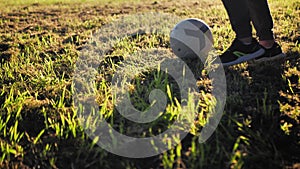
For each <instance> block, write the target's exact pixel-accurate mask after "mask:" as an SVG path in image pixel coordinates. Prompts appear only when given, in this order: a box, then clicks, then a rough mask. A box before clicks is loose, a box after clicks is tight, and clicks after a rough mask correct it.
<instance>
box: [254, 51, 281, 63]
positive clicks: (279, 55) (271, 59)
mask: <svg viewBox="0 0 300 169" xmlns="http://www.w3.org/2000/svg"><path fill="white" fill-rule="evenodd" d="M284 57H286V54H284V53H280V54H278V55H276V56H272V57H263V58H260V59H254V62H255V63H261V62H266V61H273V60H277V59H281V58H284Z"/></svg>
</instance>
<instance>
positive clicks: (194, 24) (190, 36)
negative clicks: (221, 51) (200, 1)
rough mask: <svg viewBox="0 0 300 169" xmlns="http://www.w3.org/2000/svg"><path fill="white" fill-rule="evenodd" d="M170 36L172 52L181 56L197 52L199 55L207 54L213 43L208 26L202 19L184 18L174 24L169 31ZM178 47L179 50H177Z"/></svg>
mask: <svg viewBox="0 0 300 169" xmlns="http://www.w3.org/2000/svg"><path fill="white" fill-rule="evenodd" d="M170 38H171V39H170V44H171V48H172V50H173V52H174V53H175V54H176V55H177V56H178V57H182V58H185V57H187V55H188V56H191V57H194V56H195V55H196V56H197V54H198V55H199V56H200V55H204V54H207V53H208V52H209V51H210V50H211V48H212V45H213V37H212V33H211V31H210V28H209V26H208V25H207V24H205V22H203V21H202V20H200V19H195V18H190V19H186V20H183V21H180V22H179V23H178V24H176V25H175V27H174V28H173V29H172V31H171V34H170ZM179 48H180V50H181V52H178V49H179ZM183 50H187V51H183ZM187 53H189V54H187Z"/></svg>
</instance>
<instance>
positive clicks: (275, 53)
mask: <svg viewBox="0 0 300 169" xmlns="http://www.w3.org/2000/svg"><path fill="white" fill-rule="evenodd" d="M261 48H263V49H264V50H265V53H264V54H263V55H261V56H259V57H257V58H255V59H254V61H255V62H264V61H268V60H275V59H279V58H284V57H285V54H284V53H283V52H282V50H281V47H280V46H279V44H278V43H276V42H275V43H274V44H273V46H272V47H271V48H265V47H263V46H262V45H261Z"/></svg>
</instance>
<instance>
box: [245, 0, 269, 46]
mask: <svg viewBox="0 0 300 169" xmlns="http://www.w3.org/2000/svg"><path fill="white" fill-rule="evenodd" d="M247 2H248V6H249V13H250V17H251V21H252V23H253V25H254V27H255V30H256V35H257V36H258V37H259V40H272V39H274V36H273V31H272V29H273V20H272V16H271V14H270V9H269V5H268V2H267V0H247Z"/></svg>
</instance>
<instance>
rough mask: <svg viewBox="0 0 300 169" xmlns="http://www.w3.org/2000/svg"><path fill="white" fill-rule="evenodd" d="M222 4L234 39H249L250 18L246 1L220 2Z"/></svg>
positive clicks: (231, 0)
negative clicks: (233, 33)
mask: <svg viewBox="0 0 300 169" xmlns="http://www.w3.org/2000/svg"><path fill="white" fill-rule="evenodd" d="M222 2H223V4H224V7H225V9H226V11H227V14H228V16H229V20H230V23H231V26H232V29H233V31H234V32H235V33H236V37H237V38H239V39H242V38H246V37H251V36H252V27H251V24H250V19H251V18H250V13H249V9H248V5H247V2H246V0H222Z"/></svg>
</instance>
